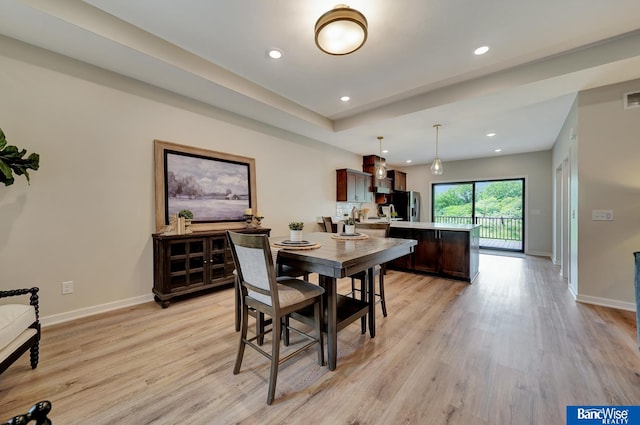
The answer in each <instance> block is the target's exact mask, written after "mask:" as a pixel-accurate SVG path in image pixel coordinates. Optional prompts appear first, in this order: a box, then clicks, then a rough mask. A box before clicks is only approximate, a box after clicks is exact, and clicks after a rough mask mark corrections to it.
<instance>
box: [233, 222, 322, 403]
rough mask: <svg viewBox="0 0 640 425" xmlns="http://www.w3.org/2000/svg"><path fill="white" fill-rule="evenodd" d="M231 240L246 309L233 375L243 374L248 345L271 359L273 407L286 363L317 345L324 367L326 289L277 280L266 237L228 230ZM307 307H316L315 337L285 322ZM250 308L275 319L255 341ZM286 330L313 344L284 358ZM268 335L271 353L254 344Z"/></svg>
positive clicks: (269, 397) (270, 397)
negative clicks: (249, 323)
mask: <svg viewBox="0 0 640 425" xmlns="http://www.w3.org/2000/svg"><path fill="white" fill-rule="evenodd" d="M227 239H228V242H229V246H230V248H231V253H232V256H233V262H234V264H235V267H236V272H237V274H238V284H239V287H240V291H241V309H242V318H241V330H240V340H239V345H238V353H237V356H236V361H235V364H234V367H233V374H234V375H237V374H238V373H240V367H241V365H242V359H243V357H244V350H245V347H246V346H249V347H251V348H253V349H254V350H256V351H258V352H259V353H260V354H262V355H263V356H265V357H267V358H268V359H269V360H270V361H271V369H270V373H269V389H268V392H267V404H272V403H273V399H274V395H275V389H276V380H277V377H278V367H279V365H280V364H281V363H282V362H284V361H286V360H288V359H290V358H291V357H293V356H295V355H297V354H299V353H302V352H303V351H305V350H307V349H308V348H310V347H312V346H313V345H316V348H317V352H318V364H319V365H323V364H324V351H323V335H322V328H321V320H322V316H321V310H320V306H321V299H322V294H323V293H324V289H322V288H321V287H320V286H318V285H314V284H313V283H311V282H307V281H304V280H300V279H295V278H292V277H287V276H280V277H276V272H275V267H274V259H273V255H272V253H271V247H270V246H269V238H268V237H267V236H266V235H251V234H242V233H236V232H232V231H229V230H228V231H227ZM307 306H313V312H314V314H313V322H314V328H315V336H312V335H309V334H308V333H306V332H304V331H301V330H299V329H296V328H294V327H293V326H290V325H289V321H288V320H284V319H285V318H288V317H289V316H290V315H291V314H292V313H294V312H296V311H298V310H300V309H303V308H304V307H307ZM250 308H251V309H254V310H255V311H256V312H257V313H258V314H259V313H262V314H264V315H267V316H269V317H270V318H271V329H268V330H263V331H261V332H260V333H259V334H256V335H255V336H254V337H252V338H248V337H247V328H248V326H247V321H248V318H249V309H250ZM283 327H284V328H285V329H286V330H288V331H289V330H290V331H293V332H295V333H297V334H299V335H301V336H302V337H303V338H306V339H308V340H309V342H308V343H307V344H305V345H304V346H302V347H300V348H298V349H297V350H295V351H293V352H291V353H290V354H288V355H286V356H285V357H283V358H280V342H281V341H280V340H281V335H282V329H283ZM267 333H271V353H268V352H267V351H265V350H263V349H262V348H261V347H260V346H259V345H258V344H257V343H254V341H255V342H257V340H258V339H259V338H261V337H262V338H263V337H264V336H265V335H266V334H267Z"/></svg>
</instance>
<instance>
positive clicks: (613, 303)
mask: <svg viewBox="0 0 640 425" xmlns="http://www.w3.org/2000/svg"><path fill="white" fill-rule="evenodd" d="M574 296H575V295H574ZM575 298H576V301H578V302H580V303H585V304H594V305H601V306H603V307H610V308H617V309H618V310H627V311H636V304H635V303H628V302H626V301H618V300H610V299H608V298H599V297H590V296H588V295H580V294H578V296H577V297H575Z"/></svg>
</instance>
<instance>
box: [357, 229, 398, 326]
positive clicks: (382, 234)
mask: <svg viewBox="0 0 640 425" xmlns="http://www.w3.org/2000/svg"><path fill="white" fill-rule="evenodd" d="M390 227H391V224H390V223H387V222H385V223H356V232H357V233H364V234H367V235H369V236H371V237H376V238H388V237H389V229H390ZM385 272H386V265H385V264H378V265H376V266H375V268H374V279H375V275H377V276H378V292H376V293H375V296H376V297H378V298H377V299H378V301H376V304H377V303H380V304H381V305H382V315H383V316H384V317H387V301H386V299H385V296H384V274H385ZM349 277H350V278H351V292H350V294H351V295H352V296H353V297H354V298H355V293H356V292H361V291H363V290H366V279H367V272H366V271H363V272H359V273H356V274H354V275H351V276H349ZM356 280H359V281H360V287H357V286H356V284H355V281H356ZM374 288H375V285H374ZM363 322H364V321H363ZM362 332H363V333H364V332H365V329H364V323H363V331H362Z"/></svg>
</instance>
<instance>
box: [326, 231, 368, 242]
mask: <svg viewBox="0 0 640 425" xmlns="http://www.w3.org/2000/svg"><path fill="white" fill-rule="evenodd" d="M331 239H337V240H339V241H360V240H363V239H369V235H367V234H364V233H361V234H359V235H357V236H356V235H354V236H346V235H340V234H338V233H332V234H331Z"/></svg>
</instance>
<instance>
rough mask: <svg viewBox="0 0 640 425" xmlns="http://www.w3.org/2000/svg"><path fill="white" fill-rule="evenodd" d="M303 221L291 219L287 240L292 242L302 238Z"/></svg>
mask: <svg viewBox="0 0 640 425" xmlns="http://www.w3.org/2000/svg"><path fill="white" fill-rule="evenodd" d="M303 228H304V223H303V222H301V221H292V222H291V223H289V240H291V241H293V242H300V241H301V240H302V229H303Z"/></svg>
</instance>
